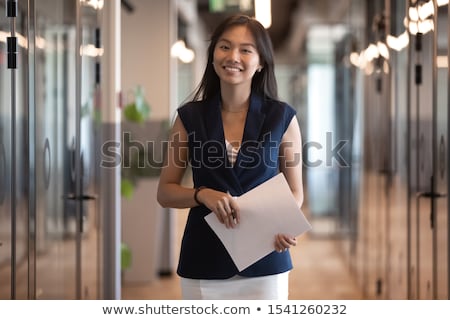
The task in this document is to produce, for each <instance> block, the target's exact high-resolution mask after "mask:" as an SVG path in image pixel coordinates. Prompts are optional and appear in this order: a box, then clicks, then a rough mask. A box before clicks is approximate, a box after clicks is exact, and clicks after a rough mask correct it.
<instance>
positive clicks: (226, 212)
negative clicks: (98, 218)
mask: <svg viewBox="0 0 450 320" xmlns="http://www.w3.org/2000/svg"><path fill="white" fill-rule="evenodd" d="M299 154H301V136H300V129H299V125H298V122H297V119H296V116H295V110H294V109H293V108H292V107H291V106H289V105H288V104H286V103H284V102H282V101H280V100H278V98H277V84H276V80H275V75H274V62H273V49H272V43H271V41H270V37H269V35H268V33H267V31H266V30H265V29H264V27H263V26H262V25H261V24H260V23H259V22H258V21H257V20H255V19H253V18H250V17H248V16H245V15H236V16H231V17H228V18H227V19H225V20H224V21H223V22H222V23H221V24H220V25H219V26H218V27H217V28H216V30H215V31H214V32H213V34H212V37H211V42H210V45H209V48H208V63H207V64H206V69H205V72H204V75H203V78H202V80H201V83H200V85H199V88H198V90H197V91H196V92H195V93H194V99H193V100H192V101H191V102H189V103H187V104H185V105H183V106H181V107H180V108H179V109H178V117H177V119H176V120H175V123H174V126H173V128H172V133H171V136H170V141H169V148H168V150H167V157H166V164H165V166H164V167H163V170H162V172H161V176H160V182H159V188H158V201H159V202H160V204H161V205H162V206H164V207H172V208H190V210H189V216H188V221H187V223H186V228H185V232H184V235H183V240H182V244H181V252H180V259H179V264H178V269H177V273H178V275H179V276H181V287H182V295H183V298H185V299H287V298H288V283H289V271H290V270H291V269H292V268H293V266H292V262H291V256H290V253H289V251H288V249H289V248H290V247H291V246H295V245H296V244H297V240H296V239H295V238H294V235H290V234H274V235H273V238H272V239H271V241H273V252H271V253H270V254H268V255H267V256H265V257H263V258H262V259H260V260H259V261H257V262H256V263H254V264H253V265H251V266H249V267H248V268H246V269H244V270H242V271H239V270H238V268H237V267H236V266H235V264H234V263H233V260H232V259H231V257H230V255H229V254H228V252H227V251H226V249H225V247H224V246H223V244H222V243H221V242H220V240H219V239H218V238H217V237H216V236H215V234H214V232H213V231H212V229H211V228H210V227H209V225H208V224H207V223H206V221H205V219H204V217H205V216H206V215H207V214H209V213H210V212H213V213H214V214H215V216H216V218H217V220H218V221H219V222H220V223H222V224H224V225H225V226H226V227H227V228H229V229H232V228H238V227H239V224H240V222H241V219H245V216H241V212H240V210H239V206H238V205H237V203H236V201H235V199H234V197H235V196H240V195H242V194H243V193H245V192H247V191H249V190H250V189H252V188H254V187H256V186H258V185H260V184H262V183H263V182H265V181H267V180H269V179H270V178H272V177H274V176H275V175H277V174H278V173H279V172H280V171H281V172H282V173H283V174H284V175H285V177H286V180H287V181H288V184H289V187H290V189H291V191H292V194H293V195H294V198H295V199H296V201H297V203H298V206H299V207H300V206H301V205H302V202H303V186H302V167H301V163H299V162H298V161H297V162H296V164H295V165H292V163H294V161H293V160H294V159H295V157H296V156H297V157H298V155H299ZM267 155H269V157H267ZM265 158H269V159H271V161H270V162H266V161H261V159H265ZM187 163H190V164H191V168H192V177H193V184H194V188H186V187H185V186H183V185H181V181H182V178H183V176H184V173H185V170H186V169H187V165H186V164H187Z"/></svg>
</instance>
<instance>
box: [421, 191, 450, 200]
mask: <svg viewBox="0 0 450 320" xmlns="http://www.w3.org/2000/svg"><path fill="white" fill-rule="evenodd" d="M416 195H417V197H418V198H430V199H437V198H444V197H446V196H447V194H445V193H439V192H431V191H428V192H418V193H417V194H416Z"/></svg>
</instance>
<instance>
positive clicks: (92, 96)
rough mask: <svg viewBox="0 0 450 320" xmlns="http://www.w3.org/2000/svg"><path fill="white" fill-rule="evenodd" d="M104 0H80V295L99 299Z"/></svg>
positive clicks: (85, 297)
mask: <svg viewBox="0 0 450 320" xmlns="http://www.w3.org/2000/svg"><path fill="white" fill-rule="evenodd" d="M102 7H103V4H102V2H101V1H90V2H84V1H81V2H80V15H79V17H80V23H79V39H80V45H81V50H80V52H81V55H80V69H79V71H80V78H79V81H80V84H79V88H80V112H79V119H78V120H77V122H78V124H79V132H80V133H79V136H80V146H79V148H80V150H79V153H78V154H79V155H80V156H79V161H80V174H79V178H80V182H79V183H80V192H79V196H78V199H79V201H80V202H81V203H80V210H81V212H80V216H81V223H80V233H79V234H80V272H81V276H80V287H81V292H80V296H81V298H82V299H98V298H99V297H100V295H101V293H100V292H99V288H100V281H101V277H100V270H101V262H100V254H99V253H100V248H101V244H100V233H99V230H100V223H99V222H100V220H101V219H100V214H99V208H100V205H99V203H98V195H99V188H100V170H99V169H100V163H99V159H100V150H101V145H100V144H101V143H100V141H101V134H100V133H101V105H100V103H101V101H100V98H99V97H100V80H101V79H100V59H101V56H102V48H101V43H100V42H101V34H100V28H99V19H100V16H101V10H102Z"/></svg>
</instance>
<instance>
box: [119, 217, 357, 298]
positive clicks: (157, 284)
mask: <svg viewBox="0 0 450 320" xmlns="http://www.w3.org/2000/svg"><path fill="white" fill-rule="evenodd" d="M182 223H183V221H180V222H178V224H179V225H180V230H182ZM178 240H180V236H178ZM299 240H300V241H299V244H298V245H297V246H296V247H295V248H293V249H292V250H291V254H292V259H293V262H294V269H293V270H292V271H291V274H290V293H289V299H291V300H355V299H362V298H363V296H362V293H361V291H360V290H359V287H358V286H357V284H356V282H355V279H354V278H353V277H352V276H351V273H350V270H349V269H348V267H347V265H346V264H344V262H343V259H342V256H341V254H340V252H339V248H338V246H337V243H336V241H337V240H333V239H332V238H330V237H326V236H317V233H313V232H311V233H310V234H305V235H302V236H301V237H300V238H299ZM180 298H181V291H180V284H179V278H178V277H177V276H176V275H173V276H169V277H163V278H158V279H156V280H155V281H151V282H150V283H138V284H136V283H133V284H130V283H123V284H122V299H124V300H177V299H180Z"/></svg>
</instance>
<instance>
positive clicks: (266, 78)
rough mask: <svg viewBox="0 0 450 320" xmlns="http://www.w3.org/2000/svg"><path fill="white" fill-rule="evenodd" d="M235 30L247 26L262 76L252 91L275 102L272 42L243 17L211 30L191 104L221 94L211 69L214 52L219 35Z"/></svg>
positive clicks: (258, 26) (257, 25)
mask: <svg viewBox="0 0 450 320" xmlns="http://www.w3.org/2000/svg"><path fill="white" fill-rule="evenodd" d="M234 26H246V27H247V28H248V30H250V32H251V33H252V35H253V37H254V38H255V42H256V49H257V50H258V53H259V59H260V63H261V66H263V68H262V70H261V72H256V73H255V75H254V76H253V79H252V91H253V92H254V93H256V94H259V95H261V96H263V97H264V98H269V99H274V100H276V99H278V88H277V81H276V79H275V72H274V58H273V47H272V41H271V40H270V36H269V34H268V32H267V30H266V29H265V28H264V27H263V26H262V24H261V23H259V22H258V21H257V20H256V19H254V18H251V17H249V16H246V15H240V14H239V15H232V16H230V17H228V18H226V19H225V20H224V21H223V22H222V23H220V24H219V26H217V28H216V29H215V30H214V32H213V34H212V36H211V40H210V44H209V47H208V62H207V64H206V68H205V72H204V74H203V77H202V80H201V82H200V84H199V86H198V88H197V89H196V91H195V93H194V95H193V98H192V101H197V100H208V99H210V98H212V97H214V96H215V95H217V93H218V92H220V79H219V77H218V76H217V74H216V71H215V70H214V66H213V64H212V63H213V58H214V49H215V47H216V44H217V42H218V41H219V39H220V37H221V36H222V34H223V33H224V32H225V31H227V30H228V29H230V28H231V27H234Z"/></svg>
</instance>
